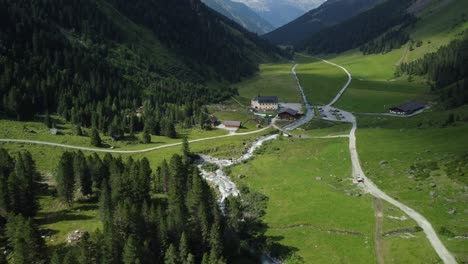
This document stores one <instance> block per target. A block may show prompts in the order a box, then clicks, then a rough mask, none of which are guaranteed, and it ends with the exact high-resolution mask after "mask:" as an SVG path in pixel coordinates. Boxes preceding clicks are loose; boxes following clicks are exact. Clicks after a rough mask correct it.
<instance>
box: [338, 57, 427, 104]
mask: <svg viewBox="0 0 468 264" xmlns="http://www.w3.org/2000/svg"><path fill="white" fill-rule="evenodd" d="M400 57H401V50H394V51H392V52H389V53H387V54H374V55H367V56H363V55H362V54H361V53H360V52H358V51H350V52H347V53H344V54H342V55H339V56H337V57H335V58H332V59H330V60H331V61H333V62H334V63H337V64H339V65H342V66H343V67H345V68H346V69H347V70H348V71H349V72H350V73H351V74H352V76H353V82H352V83H351V85H350V86H349V88H348V90H347V91H346V92H345V94H344V95H343V97H342V99H341V100H340V101H339V102H338V103H337V104H336V106H337V107H339V108H342V109H346V110H350V111H353V112H386V110H387V109H388V107H390V106H393V105H397V104H401V103H403V102H405V101H408V100H411V99H415V98H419V97H420V96H421V94H423V93H425V92H427V91H428V89H427V88H426V87H425V85H423V84H422V83H421V82H420V81H413V82H411V83H409V82H408V81H406V80H404V79H397V80H395V79H394V77H393V73H394V69H395V64H396V63H397V62H398V60H399V59H400ZM342 75H344V73H342Z"/></svg>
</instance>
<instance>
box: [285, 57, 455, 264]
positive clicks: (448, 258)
mask: <svg viewBox="0 0 468 264" xmlns="http://www.w3.org/2000/svg"><path fill="white" fill-rule="evenodd" d="M299 55H300V56H303V57H310V58H314V59H318V60H321V61H323V62H325V63H328V64H330V65H333V66H336V67H338V68H340V69H342V70H343V71H344V72H345V73H346V75H348V81H347V82H346V84H345V85H344V86H343V88H342V89H341V90H340V92H339V93H338V94H337V95H336V96H335V98H333V100H332V101H331V102H330V103H329V104H327V105H326V106H323V108H324V111H325V112H329V111H330V110H339V109H337V108H334V107H332V106H333V104H335V103H336V102H337V101H338V100H339V99H340V98H341V96H342V95H343V93H344V92H345V91H346V89H347V88H348V87H349V85H350V84H351V81H352V75H351V73H350V72H349V71H348V70H347V69H346V68H344V67H343V66H340V65H338V64H335V63H332V62H329V61H327V60H324V59H321V58H317V57H312V56H308V55H304V54H299ZM296 67H297V65H296V66H295V67H294V68H293V69H295V68H296ZM293 72H294V71H293ZM296 78H297V76H296ZM298 87H300V84H298ZM340 112H341V113H343V115H344V117H345V118H344V119H343V120H339V121H341V122H349V123H352V124H353V127H352V129H351V131H350V133H349V151H350V153H351V162H352V167H353V177H354V180H355V182H356V183H358V182H357V178H358V177H361V178H363V179H364V182H363V183H358V184H360V185H361V187H362V188H363V190H364V191H366V192H368V193H370V194H371V195H372V196H374V197H375V198H376V199H382V200H385V201H387V202H389V203H390V204H392V205H394V206H396V207H398V208H399V209H400V210H402V211H403V212H405V213H406V214H407V215H408V216H409V217H411V218H412V219H413V220H414V221H416V223H417V224H418V225H419V226H420V227H421V228H422V229H423V231H424V233H425V234H426V237H427V239H428V240H429V242H430V243H431V245H432V247H433V248H434V250H435V251H436V253H437V255H439V257H440V258H441V259H442V261H443V262H444V263H446V264H455V263H457V262H456V260H455V258H454V257H453V255H452V254H451V253H450V252H449V251H448V250H447V248H446V247H445V245H444V244H443V243H442V241H441V240H440V239H439V237H438V236H437V233H436V232H435V230H434V228H433V227H432V225H431V223H430V222H429V221H428V220H427V219H426V218H425V217H424V216H422V215H421V214H419V213H418V212H416V211H415V210H413V209H412V208H410V207H408V206H406V205H404V204H403V203H401V202H399V201H397V200H395V199H393V198H392V197H390V196H389V195H387V194H386V193H385V192H383V191H382V190H380V189H379V188H378V187H377V186H376V185H375V184H374V183H373V182H372V181H371V180H370V179H369V178H367V177H366V175H365V174H364V171H363V170H362V167H361V163H360V160H359V155H358V152H357V146H356V130H357V120H356V117H355V116H354V115H353V114H352V113H350V112H346V111H343V110H340ZM421 112H422V111H418V112H417V113H414V114H413V115H411V116H414V115H416V114H419V113H421ZM384 115H387V114H384ZM407 117H410V116H407ZM329 120H331V121H338V120H333V119H329ZM322 138H327V137H322ZM380 260H383V258H381V259H380ZM380 260H379V261H380Z"/></svg>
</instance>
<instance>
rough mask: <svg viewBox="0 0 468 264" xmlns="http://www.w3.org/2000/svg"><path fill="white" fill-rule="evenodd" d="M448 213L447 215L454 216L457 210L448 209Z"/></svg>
mask: <svg viewBox="0 0 468 264" xmlns="http://www.w3.org/2000/svg"><path fill="white" fill-rule="evenodd" d="M448 213H449V215H454V214H456V213H457V209H455V208H452V209H450V210H449V211H448Z"/></svg>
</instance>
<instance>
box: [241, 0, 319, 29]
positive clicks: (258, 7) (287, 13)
mask: <svg viewBox="0 0 468 264" xmlns="http://www.w3.org/2000/svg"><path fill="white" fill-rule="evenodd" d="M233 1H235V2H241V3H244V4H246V5H247V6H249V7H250V8H251V9H253V10H254V11H255V12H257V14H259V15H260V16H261V17H263V18H264V19H265V20H267V21H268V22H270V24H272V25H273V26H274V27H275V28H277V27H280V26H282V25H284V24H286V23H288V22H290V21H291V20H293V19H296V18H297V17H299V16H301V15H302V14H304V13H305V12H307V11H309V10H311V9H312V8H314V7H316V6H318V5H320V4H321V3H323V2H324V1H325V0H233Z"/></svg>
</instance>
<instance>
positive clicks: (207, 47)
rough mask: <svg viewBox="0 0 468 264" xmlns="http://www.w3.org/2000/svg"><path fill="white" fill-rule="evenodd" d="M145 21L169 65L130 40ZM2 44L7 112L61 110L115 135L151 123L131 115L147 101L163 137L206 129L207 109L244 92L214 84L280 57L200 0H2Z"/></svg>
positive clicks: (1, 86)
mask: <svg viewBox="0 0 468 264" xmlns="http://www.w3.org/2000/svg"><path fill="white" fill-rule="evenodd" d="M112 5H114V6H115V8H114V6H112ZM116 8H117V9H116ZM117 10H120V11H121V12H118V11H117ZM124 14H125V15H127V16H128V17H129V18H130V19H134V21H135V22H136V24H134V22H131V20H129V19H128V18H127V17H125V16H124ZM122 21H126V23H128V24H125V25H122V23H123V22H122ZM137 24H140V25H141V24H142V25H143V26H146V27H147V28H149V29H150V31H151V32H152V33H151V34H153V35H152V37H151V34H150V33H148V34H149V36H146V38H150V39H154V40H155V41H156V40H157V41H160V42H161V43H162V44H161V45H162V47H161V48H160V49H161V50H162V52H163V53H165V54H166V55H164V56H163V55H161V60H168V61H159V60H158V59H159V58H160V57H158V56H153V54H152V53H150V52H148V49H147V48H145V45H146V46H147V43H140V42H138V41H136V42H135V41H134V40H131V41H130V40H129V34H130V33H129V32H131V31H132V30H133V28H130V29H129V28H126V27H131V26H133V27H138V28H144V27H142V26H139V25H137ZM142 30H143V29H142ZM234 31H238V32H234ZM131 33H132V34H134V33H135V32H131ZM0 40H1V41H0V95H1V96H2V98H1V104H0V113H3V114H4V115H6V116H10V117H13V118H16V119H18V120H27V119H31V118H32V117H33V116H35V115H37V114H47V113H58V114H60V115H61V116H63V117H65V118H66V119H67V120H69V121H72V122H73V123H76V124H78V125H80V126H84V127H96V128H98V129H99V130H100V131H102V132H105V133H109V134H111V133H113V132H112V131H109V127H118V128H120V130H122V131H120V132H118V133H114V134H122V132H130V131H136V130H141V129H142V128H143V126H144V125H143V124H142V123H145V121H146V120H137V121H135V120H131V119H132V118H129V117H135V111H136V110H137V109H138V108H139V107H140V106H143V105H144V106H145V109H144V110H143V111H144V113H145V115H144V116H146V117H148V116H151V118H152V119H155V120H156V121H157V122H159V123H160V124H154V123H155V122H153V121H151V122H152V126H155V128H154V129H152V130H154V131H156V132H157V130H158V128H157V127H160V126H163V125H164V124H167V123H172V124H175V123H182V124H183V125H185V126H192V125H195V124H200V116H201V115H202V113H203V110H202V109H200V106H201V105H203V104H206V103H210V102H217V101H222V100H223V99H225V98H228V97H229V96H231V95H233V94H235V93H236V91H235V90H234V89H232V88H229V87H228V85H224V86H225V87H220V85H215V86H213V85H210V86H208V85H206V84H205V83H206V82H207V81H210V80H214V79H217V80H218V81H220V82H224V83H225V82H226V81H235V80H239V79H240V78H241V77H243V76H248V75H250V74H252V73H254V72H255V71H256V70H257V64H258V63H259V62H260V60H261V59H267V58H274V57H277V56H278V55H276V52H279V50H277V49H276V48H274V47H272V46H270V45H268V44H267V43H266V42H264V41H263V40H260V39H259V38H257V37H256V36H255V35H253V34H251V33H248V32H247V31H245V30H243V29H242V28H241V27H240V26H237V25H235V24H234V23H232V22H230V21H229V20H227V19H225V18H223V17H221V16H219V15H217V14H216V13H214V12H213V11H211V10H210V9H208V8H206V7H205V6H204V5H202V4H200V3H199V1H198V0H197V1H189V0H184V1H178V2H177V3H175V2H173V1H163V0H159V1H149V0H140V1H137V2H135V1H133V2H131V4H130V2H127V1H118V0H114V1H109V2H106V1H93V0H79V1H68V0H59V1H51V0H40V1H16V0H0ZM150 44H154V43H150ZM167 54H172V55H167ZM174 54H177V55H174ZM262 56H263V58H262ZM168 58H169V59H168ZM223 80H224V81H223ZM140 119H141V118H140ZM138 123H139V124H138ZM200 125H202V124H200Z"/></svg>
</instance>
